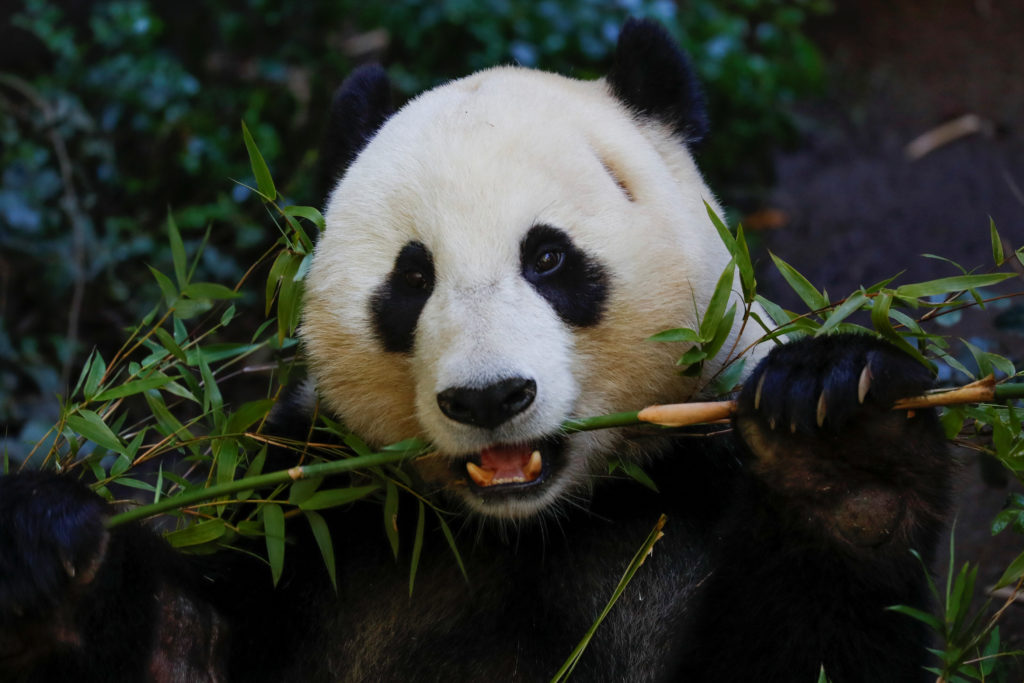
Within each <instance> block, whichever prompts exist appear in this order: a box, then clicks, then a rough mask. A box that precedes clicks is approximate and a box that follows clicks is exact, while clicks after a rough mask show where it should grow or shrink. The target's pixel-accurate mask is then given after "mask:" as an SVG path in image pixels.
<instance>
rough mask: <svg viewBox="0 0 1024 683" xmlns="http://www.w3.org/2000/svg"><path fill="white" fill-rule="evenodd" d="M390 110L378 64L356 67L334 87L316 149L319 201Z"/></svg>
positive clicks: (386, 84) (388, 94) (383, 74)
mask: <svg viewBox="0 0 1024 683" xmlns="http://www.w3.org/2000/svg"><path fill="white" fill-rule="evenodd" d="M392 113H394V106H393V105H392V101H391V82H390V81H389V80H388V75H387V72H385V71H384V68H383V67H381V66H380V65H379V64H367V65H365V66H361V67H359V68H357V69H356V70H355V71H353V72H352V73H351V74H350V75H349V76H348V78H346V79H345V81H344V82H343V83H342V84H341V87H339V88H338V89H337V90H336V91H335V93H334V98H333V99H332V100H331V111H330V115H329V118H328V122H327V130H326V131H325V133H324V141H323V146H322V147H321V150H320V170H319V178H318V187H317V191H318V192H319V193H320V194H319V196H320V199H321V200H322V201H323V200H326V199H327V197H328V195H329V194H330V192H331V190H332V189H334V186H335V184H337V182H338V180H339V179H340V178H341V176H342V174H344V173H345V170H346V169H347V168H348V166H349V164H351V163H352V162H353V161H354V160H355V158H356V156H357V155H358V154H359V152H361V151H362V150H363V148H364V147H366V144H367V143H368V142H369V141H370V140H371V139H373V136H374V135H375V134H376V133H377V131H378V130H379V129H380V127H381V126H382V125H384V122H385V121H387V120H388V118H389V117H390V116H391V114H392Z"/></svg>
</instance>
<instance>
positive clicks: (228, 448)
mask: <svg viewBox="0 0 1024 683" xmlns="http://www.w3.org/2000/svg"><path fill="white" fill-rule="evenodd" d="M213 455H214V462H215V464H216V468H217V483H218V484H226V483H227V482H229V481H233V480H234V478H235V470H236V469H237V468H238V442H237V441H235V440H234V439H217V440H216V441H215V442H214V454H213Z"/></svg>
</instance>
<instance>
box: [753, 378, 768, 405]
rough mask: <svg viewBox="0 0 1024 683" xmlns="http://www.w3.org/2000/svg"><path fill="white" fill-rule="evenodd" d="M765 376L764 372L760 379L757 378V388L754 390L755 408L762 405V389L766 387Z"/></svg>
mask: <svg viewBox="0 0 1024 683" xmlns="http://www.w3.org/2000/svg"><path fill="white" fill-rule="evenodd" d="M764 378H765V375H764V373H761V377H760V379H758V380H757V389H756V390H755V391H754V410H757V409H758V408H760V406H761V389H763V388H764Z"/></svg>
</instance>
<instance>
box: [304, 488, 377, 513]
mask: <svg viewBox="0 0 1024 683" xmlns="http://www.w3.org/2000/svg"><path fill="white" fill-rule="evenodd" d="M378 489H380V484H370V485H368V486H351V487H349V488H344V489H327V490H326V491H317V492H316V493H314V494H313V495H312V496H310V497H309V498H308V499H306V500H305V501H303V502H302V503H300V504H299V507H300V508H302V509H303V510H322V509H324V508H332V507H337V506H338V505H344V504H346V503H351V502H353V501H356V500H359V499H360V498H365V497H366V496H368V495H370V494H371V493H373V492H374V491H377V490H378Z"/></svg>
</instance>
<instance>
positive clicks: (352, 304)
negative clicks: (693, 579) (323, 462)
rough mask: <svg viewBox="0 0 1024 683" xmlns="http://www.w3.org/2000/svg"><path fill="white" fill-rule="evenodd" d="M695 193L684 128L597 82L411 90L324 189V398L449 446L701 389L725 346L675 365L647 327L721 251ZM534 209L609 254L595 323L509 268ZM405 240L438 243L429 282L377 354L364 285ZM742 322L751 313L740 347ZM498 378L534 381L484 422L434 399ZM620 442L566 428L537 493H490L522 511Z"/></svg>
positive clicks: (317, 370) (671, 317)
mask: <svg viewBox="0 0 1024 683" xmlns="http://www.w3.org/2000/svg"><path fill="white" fill-rule="evenodd" d="M704 201H708V202H709V203H711V204H712V206H715V204H714V198H713V196H712V195H711V193H710V191H709V190H708V188H707V187H706V185H705V184H704V181H703V179H702V178H701V176H700V174H699V172H698V170H697V168H696V166H695V165H694V162H693V159H692V158H691V156H690V154H689V152H688V151H687V149H686V148H685V146H684V145H682V144H681V143H680V142H679V140H678V139H676V138H674V137H672V136H671V135H670V134H669V132H668V131H667V130H665V129H664V128H663V127H662V126H660V125H657V124H654V123H650V122H646V121H641V120H637V119H636V118H635V117H634V116H632V115H631V114H630V112H628V111H627V110H626V109H625V107H624V106H623V105H622V104H621V103H620V102H619V101H618V100H617V99H615V98H614V97H612V96H611V95H610V94H609V92H608V89H607V86H606V84H605V83H604V82H603V81H590V82H583V81H576V80H572V79H568V78H564V77H561V76H556V75H552V74H547V73H542V72H536V71H529V70H524V69H518V68H496V69H491V70H488V71H483V72H480V73H478V74H475V75H473V76H470V77H468V78H465V79H462V80H458V81H454V82H452V83H449V84H447V85H445V86H443V87H440V88H437V89H435V90H432V91H430V92H428V93H425V94H423V95H421V96H420V97H419V98H417V99H415V100H414V101H412V102H411V103H409V104H408V105H407V106H406V107H404V108H403V109H402V110H400V111H399V112H398V113H396V114H395V115H394V116H393V117H392V118H391V119H390V120H389V121H388V122H387V123H386V124H385V126H384V127H383V128H382V129H381V130H380V131H379V132H378V134H377V135H376V137H375V138H374V139H373V140H372V141H371V142H370V143H369V145H368V146H367V147H366V149H365V150H364V151H363V153H362V154H361V155H360V156H359V157H358V159H357V160H356V162H355V163H354V164H353V165H352V166H351V167H350V168H349V170H348V171H347V173H346V174H345V176H344V178H343V179H342V180H341V182H340V183H339V185H338V187H337V188H336V189H335V191H334V193H333V194H332V196H331V198H330V201H329V204H328V207H327V213H326V220H327V228H326V232H325V233H324V234H323V236H322V237H321V239H320V242H319V244H318V245H317V250H316V255H315V258H314V260H313V265H312V268H311V269H310V272H309V275H308V278H307V294H306V307H305V317H304V322H303V326H302V335H303V339H304V341H305V345H306V351H307V353H308V356H309V359H310V364H311V368H312V373H313V375H314V377H315V379H316V382H317V384H318V386H319V390H320V393H321V396H322V398H323V400H324V401H325V402H326V403H327V406H328V408H329V409H330V410H332V411H333V412H335V413H336V414H337V415H338V416H340V417H341V418H342V419H343V420H344V421H345V423H346V424H347V425H348V426H349V428H351V429H353V430H354V431H355V432H357V433H358V434H360V435H361V436H362V437H363V438H365V439H366V440H367V441H369V442H370V443H372V444H375V445H383V444H385V443H389V442H394V441H398V440H400V439H403V438H406V437H409V436H412V435H421V436H425V437H426V438H428V439H429V440H430V441H431V442H432V443H434V444H435V445H436V446H437V448H438V449H439V451H440V452H441V453H442V454H444V455H450V456H459V455H466V454H469V453H474V452H477V451H479V450H480V449H481V448H482V447H484V446H486V445H489V444H494V443H510V442H517V441H520V442H521V441H528V440H533V439H536V438H539V437H542V436H545V435H549V434H552V433H554V432H556V431H557V430H558V427H559V425H560V424H561V423H562V421H563V420H564V419H565V418H567V417H570V416H588V415H596V414H602V413H607V412H617V411H625V410H635V409H638V408H641V407H643V406H645V405H649V404H653V403H665V402H677V401H682V400H687V399H689V398H691V397H693V396H694V395H696V394H698V393H699V391H700V389H701V387H702V386H703V384H704V383H705V382H706V378H707V377H710V376H711V375H712V374H713V373H714V372H715V371H717V370H718V369H719V367H720V361H719V360H715V361H711V362H708V363H707V364H706V370H705V373H704V377H703V378H683V377H680V376H679V375H678V374H677V373H676V372H675V368H674V361H675V359H676V358H677V357H678V356H679V355H680V354H681V353H682V352H683V351H684V350H685V347H682V346H680V345H672V344H658V343H652V342H647V341H644V340H645V338H646V337H648V336H650V335H652V334H654V333H656V332H659V331H661V330H664V329H668V328H673V327H692V328H695V327H696V326H697V325H698V323H699V320H700V315H701V311H702V310H703V308H704V307H705V306H706V304H707V301H708V299H709V297H710V295H711V291H712V289H713V288H714V285H715V283H716V282H717V280H718V277H719V275H720V273H721V271H722V269H723V268H724V267H725V265H726V263H727V262H728V254H727V252H726V249H725V247H724V246H723V245H722V244H721V242H720V240H719V238H718V236H717V234H716V232H715V230H714V227H713V226H712V225H711V223H710V221H709V219H708V217H707V214H706V211H705V208H704V204H703V202H704ZM538 224H546V225H551V226H554V227H556V228H558V229H561V230H563V231H565V232H566V233H567V234H568V235H569V236H570V237H571V239H572V240H573V242H574V243H575V244H576V246H577V247H578V248H579V249H581V250H582V251H584V252H585V253H586V254H588V255H589V256H590V257H591V258H594V259H596V260H597V261H598V262H600V263H601V264H602V265H603V266H604V267H605V268H606V270H607V271H608V274H609V276H610V296H609V299H608V302H607V305H606V309H605V314H604V316H603V318H602V320H601V322H600V323H599V324H598V325H596V326H593V327H587V328H582V329H573V328H570V327H568V326H567V325H565V324H564V323H563V322H562V321H561V320H560V319H559V318H558V316H557V315H556V314H555V312H554V311H553V310H552V309H551V307H550V306H549V305H548V303H547V302H546V301H545V300H544V299H543V298H542V297H541V296H540V295H539V294H538V293H537V292H536V291H535V290H534V289H533V288H532V287H531V286H530V285H529V284H528V283H527V282H526V281H525V280H524V279H523V278H522V276H521V275H520V264H519V245H520V242H521V240H522V239H523V237H524V236H525V235H526V233H527V231H528V230H529V229H530V228H531V227H532V226H534V225H538ZM410 240H418V241H420V242H422V243H423V244H424V245H426V247H427V248H428V249H429V250H430V251H431V253H432V255H433V259H434V264H435V269H436V282H435V286H434V290H433V293H432V295H431V297H430V299H429V300H428V302H427V304H426V306H425V308H424V309H423V311H422V314H421V316H420V318H419V324H418V327H417V329H416V334H415V346H414V350H413V353H412V354H397V353H386V352H384V351H383V350H382V349H381V346H380V344H379V342H378V341H377V340H376V339H375V338H374V334H373V329H372V324H371V320H370V310H369V300H370V298H371V296H372V294H373V293H374V291H375V289H376V288H377V287H379V286H380V285H381V283H382V282H383V281H384V280H385V278H386V276H387V274H388V273H389V271H390V270H391V268H392V267H393V263H394V259H395V256H396V255H397V253H398V251H399V250H400V249H401V248H402V246H403V245H405V244H406V243H407V242H409V241H410ZM737 327H738V325H737ZM733 334H734V335H735V334H736V330H734V333H733ZM754 336H755V334H754V331H753V330H751V329H747V330H746V331H745V333H744V339H742V340H740V342H739V344H738V348H740V349H742V348H745V347H746V346H748V345H749V343H750V342H751V341H753V339H754ZM732 342H733V339H730V340H729V342H727V343H726V344H725V346H724V351H728V350H729V349H730V348H732ZM508 376H522V377H529V378H532V379H534V380H535V381H536V382H537V398H536V400H535V402H534V403H533V405H532V406H531V407H530V408H529V409H528V410H527V411H525V412H524V413H523V414H521V415H519V416H517V417H516V418H514V419H513V420H512V421H510V422H509V423H507V424H505V425H502V426H501V427H500V428H498V430H497V431H496V432H494V433H487V432H485V431H483V430H481V429H478V428H474V427H468V426H466V425H460V424H457V423H455V422H454V421H452V420H450V419H448V418H446V417H445V416H444V415H442V414H441V412H440V410H439V408H438V406H437V401H436V394H437V392H438V391H440V390H442V389H444V388H447V387H450V386H483V385H485V384H487V383H489V382H492V381H495V380H496V379H500V378H503V377H508ZM621 447H622V443H621V438H620V437H618V436H616V435H615V434H614V433H603V434H600V435H598V434H580V435H576V436H574V437H572V438H571V439H570V447H569V456H570V457H569V460H570V463H571V464H570V467H569V468H567V470H566V471H565V472H564V473H563V475H562V476H561V477H560V478H558V479H557V480H556V481H552V482H549V483H548V484H547V486H548V491H547V493H546V495H545V496H544V498H542V499H541V500H540V501H539V502H538V501H536V500H535V501H534V502H531V503H524V504H519V503H514V502H513V503H510V504H509V505H508V506H505V507H503V508H502V509H501V510H497V511H496V510H494V509H493V508H487V509H486V510H487V511H488V512H490V513H493V514H498V515H505V516H515V517H518V516H526V515H530V514H532V513H534V512H536V511H537V510H538V509H539V508H541V507H543V506H544V505H546V504H547V503H549V502H552V501H554V500H556V499H558V498H559V497H560V496H561V495H563V493H565V492H566V490H567V488H568V487H572V486H576V485H579V484H581V483H583V482H585V480H586V475H587V473H588V472H594V471H595V470H596V468H598V467H603V466H604V459H605V457H606V454H610V453H611V452H613V451H614V450H615V449H620V448H621ZM462 490H463V491H464V497H465V498H466V501H467V502H468V503H469V504H470V505H472V506H474V507H477V508H479V509H484V508H483V507H482V506H481V505H480V502H479V501H478V500H476V497H475V496H474V495H473V494H472V493H471V492H469V491H468V489H467V488H466V487H462Z"/></svg>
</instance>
